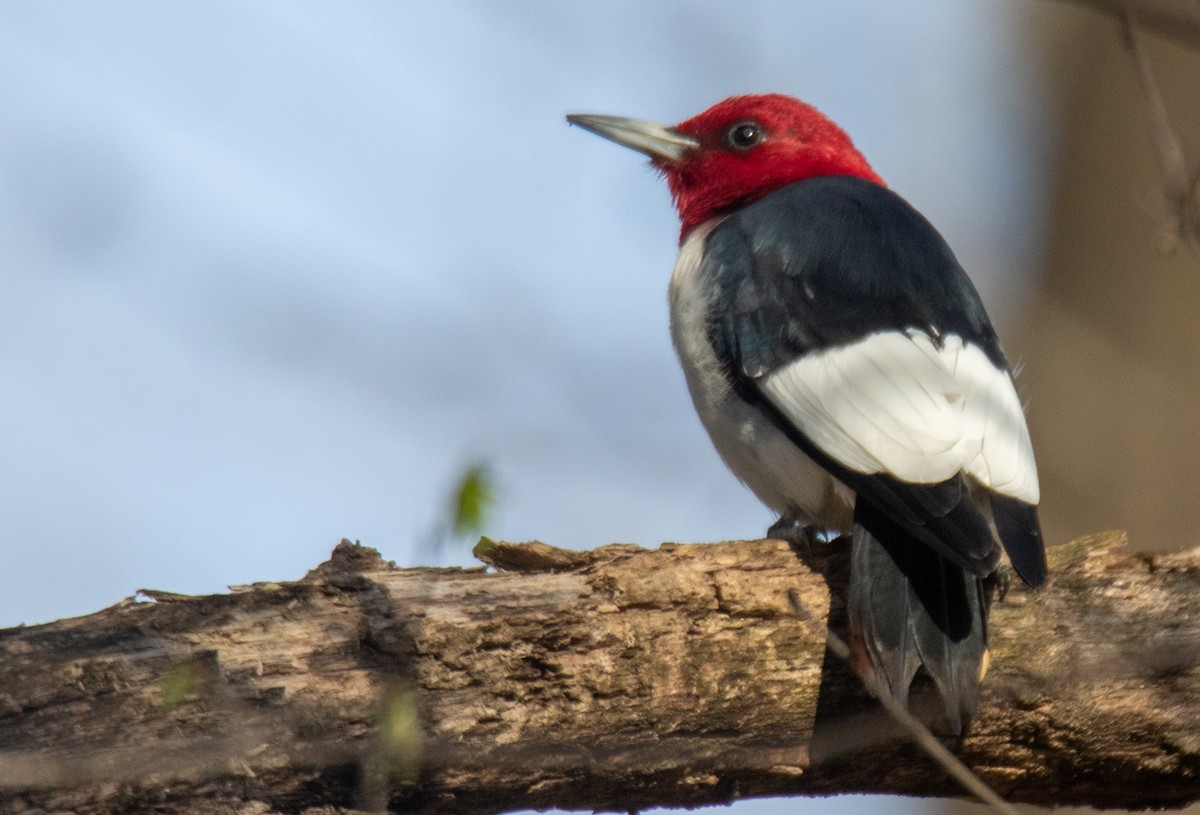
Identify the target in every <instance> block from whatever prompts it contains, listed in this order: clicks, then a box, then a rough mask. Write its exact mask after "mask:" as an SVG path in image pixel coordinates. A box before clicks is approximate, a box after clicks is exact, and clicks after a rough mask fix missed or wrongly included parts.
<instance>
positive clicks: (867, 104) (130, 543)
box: [0, 0, 1044, 625]
mask: <svg viewBox="0 0 1200 815" xmlns="http://www.w3.org/2000/svg"><path fill="white" fill-rule="evenodd" d="M1022 42H1023V31H1022V28H1021V20H1020V17H1019V5H1018V4H1014V3H1012V2H1008V1H1007V0H995V1H994V2H984V0H974V1H973V2H962V0H940V1H939V2H926V3H920V4H904V6H903V8H902V7H901V6H900V4H875V3H866V2H846V3H840V4H827V3H791V2H777V3H774V2H761V3H748V4H744V5H743V6H741V7H739V10H738V11H737V12H736V13H732V12H731V11H730V9H729V7H728V5H727V4H724V3H714V2H704V3H683V2H679V3H655V4H645V3H633V2H623V3H620V2H619V3H608V4H605V5H604V6H603V7H593V6H592V5H590V4H565V3H555V2H506V3H502V4H494V3H455V2H440V3H423V4H417V3H339V4H317V3H305V2H287V3H283V2H279V3H269V2H268V3H259V4H252V5H245V4H240V3H232V2H229V3H222V2H211V3H204V4H185V3H162V4H136V5H130V4H122V3H99V4H91V3H88V4H84V3H76V4H71V3H55V4H45V3H33V2H28V3H8V4H4V5H3V6H2V7H0V70H2V71H3V73H4V75H5V76H6V77H7V79H6V81H5V82H4V83H3V86H0V109H3V110H4V111H5V115H4V119H3V121H2V122H0V280H2V286H3V289H2V290H3V292H4V296H3V298H0V380H2V381H3V382H4V388H3V391H2V392H0V427H2V428H3V430H0V460H2V461H3V462H4V466H3V467H2V468H0V482H2V483H0V546H3V547H4V551H5V553H6V555H7V557H6V558H5V564H6V565H5V567H4V571H3V573H0V625H9V624H14V623H17V622H20V621H25V622H36V621H41V620H46V619H51V618H54V617H59V616H63V615H71V614H80V613H85V612H87V611H90V610H94V609H96V608H98V607H101V606H103V605H106V604H108V603H111V602H114V601H116V600H118V599H119V598H121V597H123V596H126V595H129V594H130V593H132V592H133V590H135V589H136V588H138V587H142V586H151V587H157V588H164V589H171V590H175V591H182V592H210V591H219V590H221V589H222V587H223V586H225V585H226V584H230V583H241V582H247V581H252V580H259V579H284V578H290V577H297V576H299V575H301V574H302V573H303V572H304V571H305V570H306V569H307V568H309V567H311V566H312V565H314V564H316V563H317V562H319V561H320V560H322V559H323V558H324V557H325V556H326V555H327V554H328V551H329V550H330V549H331V547H332V546H333V545H334V544H335V543H336V542H337V541H338V540H339V539H340V538H341V537H350V538H357V539H360V540H362V541H363V542H364V543H367V544H369V545H372V546H375V547H377V548H379V549H380V550H381V551H382V552H383V553H384V554H385V556H387V557H389V558H393V559H395V560H396V561H397V562H400V563H414V562H416V561H417V560H418V559H420V557H421V556H420V555H419V554H418V553H416V552H415V551H414V542H416V541H418V540H421V539H423V538H424V537H426V536H427V535H428V533H429V531H430V530H431V529H432V528H433V527H434V526H435V525H436V523H437V519H438V516H439V513H440V512H441V510H442V506H443V503H444V497H445V493H446V490H447V489H448V487H449V485H450V483H451V482H452V481H453V479H454V476H455V474H456V473H457V472H459V471H460V470H461V469H462V468H463V467H464V466H466V465H467V464H469V463H470V462H472V461H475V460H478V459H486V460H488V461H490V462H491V463H492V466H493V468H494V471H495V472H496V473H497V476H498V480H499V484H500V501H499V505H498V508H497V510H496V513H495V515H494V517H493V519H492V522H491V523H490V524H489V527H488V529H487V530H486V531H487V532H488V533H489V534H491V535H493V536H496V537H504V538H510V539H525V538H531V537H538V538H541V539H543V540H546V541H548V542H551V543H554V544H558V545H563V546H573V547H584V546H594V545H598V544H602V543H607V542H611V541H636V542H638V543H642V544H644V545H655V544H657V543H658V542H660V541H662V540H689V541H690V540H715V539H721V538H727V537H746V536H754V535H756V534H759V533H761V532H762V531H763V530H764V529H765V527H766V525H767V524H768V523H769V522H770V521H771V518H770V516H769V514H768V513H767V511H766V510H765V509H763V508H761V507H759V506H758V505H757V503H756V502H755V501H754V499H753V498H752V497H751V496H750V495H749V494H748V493H747V492H746V491H745V490H744V489H743V488H742V487H741V486H740V485H738V484H737V483H736V482H735V481H734V480H733V479H732V477H730V476H729V475H728V474H727V473H726V472H725V471H724V469H723V467H722V466H721V464H720V462H719V461H718V459H717V458H716V455H715V454H714V453H713V452H712V450H711V449H710V446H709V444H708V442H707V439H706V438H705V437H704V435H703V432H702V430H701V428H700V426H699V423H698V422H697V420H696V419H695V418H694V416H693V415H692V411H691V407H690V405H689V403H688V399H687V395H686V392H685V390H684V387H683V382H682V378H681V375H680V374H679V372H678V370H677V366H676V364H675V360H674V358H673V355H672V351H671V348H670V343H669V340H668V336H667V329H666V309H665V286H666V280H667V276H668V274H669V270H670V267H671V264H672V262H673V258H674V253H675V248H676V236H677V226H676V223H675V217H674V213H673V212H672V211H671V208H670V206H669V201H668V196H667V193H666V191H665V189H664V188H663V185H662V184H661V182H660V181H659V180H658V179H657V178H656V177H655V176H654V174H653V173H652V172H651V171H650V170H649V169H648V167H647V166H646V164H645V163H644V161H642V160H641V159H640V157H638V156H636V155H634V154H632V153H628V152H626V151H622V150H620V149H619V148H617V147H615V146H613V145H611V144H607V143H604V142H602V141H600V140H598V139H596V138H594V137H592V136H589V135H588V134H586V133H583V132H581V131H578V130H573V129H570V128H568V127H567V126H566V125H565V124H564V122H563V119H562V117H563V114H565V113H567V112H603V113H619V114H628V115H634V116H641V117H646V118H657V119H660V120H664V121H677V120H680V119H682V118H684V117H686V116H688V115H691V114H693V113H695V112H697V111H699V110H700V109H702V108H704V107H707V106H708V105H709V104H711V103H713V102H715V101H717V100H719V99H721V98H723V97H725V96H727V95H731V94H733V93H740V92H750V91H767V90H773V91H783V92H788V93H792V94H794V95H797V96H801V97H803V98H805V99H806V100H808V101H811V102H813V103H814V104H817V105H818V106H819V107H822V108H823V109H825V110H826V111H827V112H828V113H830V114H831V115H832V116H833V117H834V118H835V119H837V120H838V121H839V122H840V123H842V124H843V126H845V127H846V129H847V130H848V131H849V132H850V133H851V134H852V135H853V136H854V137H855V139H856V141H857V142H858V144H859V146H860V147H861V148H862V150H863V151H864V152H865V153H866V155H867V156H868V158H870V159H871V160H872V161H873V163H874V164H875V166H876V168H877V169H878V170H879V171H880V172H881V174H882V175H883V176H884V177H885V178H887V179H888V180H889V182H890V183H891V185H892V186H893V188H895V189H897V190H898V191H900V192H901V193H902V194H904V195H906V196H907V197H908V198H909V199H910V200H912V201H913V202H914V203H915V204H916V205H917V206H918V207H919V208H921V209H922V210H923V211H924V212H925V213H926V214H927V215H928V216H929V217H930V218H931V219H932V220H933V221H934V222H935V223H936V224H938V225H939V227H940V228H941V229H942V230H943V232H944V233H945V234H946V235H947V236H948V238H949V239H950V241H951V243H952V245H954V246H955V248H956V250H957V251H958V253H959V254H960V256H961V257H962V258H963V259H964V260H965V262H966V264H967V266H968V268H969V269H971V270H972V271H973V273H974V274H975V276H976V278H977V281H978V282H979V285H980V287H981V289H982V291H983V293H984V296H985V299H987V300H988V301H989V304H990V305H991V306H992V309H993V312H994V313H995V315H996V316H997V319H998V322H999V323H1000V325H1001V328H1002V329H1003V328H1004V326H1005V325H1010V324H1012V321H1013V319H1014V318H1013V316H1012V315H1013V313H1014V304H1015V303H1019V300H1018V299H1015V295H1014V292H1019V291H1020V286H1019V285H1014V281H1017V282H1019V281H1020V280H1021V278H1022V275H1023V274H1024V272H1023V271H1022V270H1023V269H1024V268H1025V266H1026V265H1027V264H1028V261H1029V259H1030V258H1031V257H1032V255H1033V253H1034V251H1035V250H1036V243H1035V242H1034V241H1033V240H1032V239H1031V238H1035V237H1036V235H1035V234H1034V232H1033V230H1032V229H1031V227H1030V226H1029V224H1030V220H1031V216H1032V215H1035V214H1036V211H1037V208H1038V207H1039V206H1040V200H1039V195H1040V193H1039V192H1038V189H1037V188H1036V186H1035V185H1033V184H1032V183H1031V181H1030V179H1031V178H1033V177H1035V176H1036V174H1037V166H1036V164H1037V161H1039V160H1040V159H1039V156H1041V155H1042V153H1043V152H1044V147H1043V146H1042V145H1043V142H1044V139H1043V135H1044V134H1042V133H1041V132H1040V131H1039V128H1040V127H1042V125H1039V123H1038V122H1039V113H1038V104H1039V102H1038V99H1037V97H1036V94H1035V93H1033V92H1032V91H1033V89H1034V88H1035V87H1036V83H1037V77H1036V75H1035V74H1033V73H1032V66H1031V65H1030V64H1029V60H1028V58H1027V56H1026V55H1024V54H1023V53H1022V45H1021V43H1022ZM1018 235H1019V236H1023V237H1022V238H1019V239H1014V236H1018ZM451 557H452V558H456V559H458V560H463V559H464V557H465V556H462V555H454V556H451ZM425 559H426V560H428V557H425Z"/></svg>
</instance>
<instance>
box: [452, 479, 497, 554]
mask: <svg viewBox="0 0 1200 815" xmlns="http://www.w3.org/2000/svg"><path fill="white" fill-rule="evenodd" d="M495 503H496V485H495V480H494V479H493V477H492V471H491V468H490V467H489V466H488V465H487V464H486V463H483V462H481V463H479V464H474V465H472V466H471V467H468V468H467V471H466V472H464V473H463V475H462V478H460V479H459V481H458V485H457V486H456V487H455V489H454V493H453V497H452V503H451V519H450V529H451V531H452V532H453V533H454V534H455V535H456V536H458V537H465V536H467V535H477V534H479V532H480V530H482V529H483V526H484V524H485V523H486V522H487V520H488V515H489V513H490V512H491V509H492V507H493V506H494V505H495Z"/></svg>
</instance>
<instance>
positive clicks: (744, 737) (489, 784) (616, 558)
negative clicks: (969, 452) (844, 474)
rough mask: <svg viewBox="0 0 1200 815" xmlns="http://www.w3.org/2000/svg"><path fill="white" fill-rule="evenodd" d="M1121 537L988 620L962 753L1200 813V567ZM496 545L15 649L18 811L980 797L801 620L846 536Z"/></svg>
mask: <svg viewBox="0 0 1200 815" xmlns="http://www.w3.org/2000/svg"><path fill="white" fill-rule="evenodd" d="M1123 540H1124V537H1123V535H1121V534H1119V533H1112V534H1109V535H1104V536H1096V537H1093V538H1090V539H1085V540H1081V541H1078V542H1076V543H1074V544H1071V545H1069V546H1066V547H1062V548H1060V549H1058V550H1056V551H1054V552H1053V554H1052V559H1051V562H1052V566H1053V568H1054V574H1053V577H1052V580H1051V582H1050V585H1049V586H1048V588H1046V589H1044V590H1043V591H1040V592H1037V593H1034V592H1031V591H1029V590H1027V589H1025V588H1023V587H1014V589H1013V591H1012V592H1011V593H1010V594H1009V595H1008V597H1007V599H1006V600H1004V601H1003V602H997V603H996V604H995V606H994V608H993V615H992V648H993V661H992V670H991V673H990V674H989V676H988V678H987V681H986V683H985V691H984V694H983V700H982V714H981V717H980V719H979V721H978V723H977V724H976V726H975V728H974V729H973V731H972V732H971V733H970V735H969V736H968V738H967V739H966V740H965V741H964V742H963V743H962V745H961V746H960V748H959V751H960V754H961V756H962V757H963V758H964V759H965V760H966V762H967V763H968V764H970V765H971V766H973V767H974V768H975V769H976V770H977V772H979V773H980V775H982V776H983V778H984V779H985V780H987V781H988V782H989V783H991V784H992V785H993V786H995V787H996V788H997V789H998V790H999V791H1000V792H1001V793H1002V794H1003V795H1005V796H1006V797H1008V798H1009V799H1011V800H1014V801H1027V802H1034V803H1038V804H1043V805H1055V804H1092V805H1096V806H1104V807H1129V808H1142V807H1149V806H1180V805H1183V804H1186V803H1188V802H1190V801H1194V800H1197V799H1200V670H1198V669H1197V664H1198V662H1200V614H1198V611H1200V550H1193V551H1191V552H1188V553H1184V554H1178V555H1154V556H1150V555H1131V554H1124V553H1121V552H1119V551H1118V547H1119V545H1120V544H1121V543H1122V542H1123ZM484 548H485V549H486V551H483V552H481V555H482V557H483V558H484V559H485V560H487V561H489V562H491V563H493V564H494V565H496V566H498V567H501V568H502V569H504V571H500V572H495V571H485V570H483V569H482V568H481V569H474V570H472V569H466V570H464V569H397V568H395V567H393V566H391V565H390V564H387V563H384V562H382V561H381V560H380V559H379V558H378V555H377V554H376V553H375V552H374V551H373V550H370V549H365V548H362V547H358V546H355V545H353V544H349V543H345V542H344V543H343V544H342V545H340V546H339V547H338V548H337V549H336V550H335V552H334V556H333V558H332V560H331V561H329V562H328V563H325V564H323V565H322V566H320V567H319V568H317V569H315V570H313V572H311V573H310V574H309V575H308V576H307V577H305V578H304V579H303V580H300V581H298V582H294V583H263V584H256V585H253V586H248V587H239V588H236V589H235V590H234V591H233V592H232V593H231V594H228V595H218V596H209V597H183V596H178V595H170V594H166V593H161V592H151V593H147V595H145V597H144V598H143V599H144V600H146V599H148V600H150V601H143V602H137V601H134V600H132V599H131V600H129V601H126V602H123V603H121V604H118V605H117V606H114V607H112V608H109V609H106V610H104V611H101V612H99V613H96V614H93V615H91V616H88V617H81V618H76V619H70V620H62V621H59V622H55V623H50V624H48V625H40V626H33V627H27V628H16V629H10V630H7V631H3V632H0V813H18V812H24V811H26V810H29V809H34V810H37V809H41V810H48V811H63V810H67V811H73V812H78V813H94V812H129V813H134V812H138V813H140V812H151V811H152V812H156V813H184V812H188V813H192V812H205V813H220V812H255V813H266V812H302V811H305V810H310V811H314V812H334V811H344V810H346V809H348V808H353V807H359V808H367V809H379V808H382V807H383V806H385V805H390V806H391V807H392V808H394V809H397V810H401V811H405V812H429V813H434V812H460V813H490V812H499V811H504V810H511V809H518V808H543V807H551V806H553V807H562V808H569V809H618V810H630V809H639V808H644V807H649V806H653V805H687V806H691V805H698V804H704V803H712V802H722V801H729V800H732V799H735V798H738V797H747V796H758V795H767V794H789V793H808V794H823V793H836V792H895V793H903V794H911V795H954V794H957V790H956V789H954V788H953V787H952V785H951V784H950V783H949V782H948V781H946V780H945V776H944V774H943V773H942V772H941V771H940V770H939V769H938V768H936V767H934V766H931V765H930V764H929V763H928V762H927V761H926V760H925V759H924V758H923V757H921V756H920V755H919V754H917V753H916V752H915V750H914V749H913V748H912V747H911V746H909V745H906V744H896V743H892V744H890V745H889V744H887V743H885V742H886V741H887V733H888V730H889V728H888V727H887V725H886V723H881V722H880V721H879V720H878V719H877V718H875V716H876V715H877V714H875V713H874V712H873V707H874V706H873V705H872V703H871V702H870V701H869V700H866V699H864V698H863V694H862V692H861V690H860V689H859V688H858V686H857V684H856V681H855V680H854V679H853V678H852V677H851V676H850V674H849V673H848V671H847V670H846V669H845V668H844V667H843V666H840V665H837V664H833V663H832V662H828V663H827V660H826V657H825V653H824V647H823V645H822V644H821V643H820V642H818V641H816V640H815V639H814V637H813V636H812V634H811V633H810V632H809V630H808V629H807V628H805V626H804V625H803V624H802V623H801V622H800V621H798V620H797V619H796V618H795V617H794V616H793V615H792V613H791V612H790V611H789V605H788V600H787V592H788V589H790V588H795V589H797V590H798V592H799V594H800V597H801V598H802V600H803V603H804V604H805V606H806V607H807V608H808V609H810V610H812V611H813V612H814V613H815V614H816V615H818V616H820V615H823V614H825V613H826V612H827V611H828V612H829V613H830V614H831V618H832V619H833V623H834V625H835V627H836V626H837V625H838V618H839V615H840V611H841V609H842V604H841V602H840V600H839V599H838V595H839V594H840V591H841V589H840V588H839V587H841V586H843V585H844V580H845V558H844V547H842V546H838V545H829V546H819V547H817V548H818V549H819V551H814V552H808V553H801V555H800V556H799V557H798V556H797V554H796V553H795V552H793V551H792V550H791V549H790V548H789V547H788V545H787V544H785V543H783V542H780V541H773V540H763V541H743V542H730V543H720V544H711V545H675V544H665V545H663V547H662V548H660V549H659V550H657V551H648V550H643V549H640V548H638V547H634V546H623V545H618V546H608V547H603V548H600V549H597V550H595V551H592V552H567V551H563V550H558V549H553V548H551V547H547V546H544V545H542V544H525V545H509V544H495V545H492V546H491V547H490V548H488V547H484ZM827 585H831V586H834V587H835V590H834V600H833V602H832V604H831V602H830V592H829V589H828V587H827Z"/></svg>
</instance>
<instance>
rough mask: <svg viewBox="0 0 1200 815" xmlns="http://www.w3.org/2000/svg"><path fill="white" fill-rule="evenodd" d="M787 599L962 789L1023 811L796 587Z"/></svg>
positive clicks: (1006, 812) (1007, 813) (1008, 811)
mask: <svg viewBox="0 0 1200 815" xmlns="http://www.w3.org/2000/svg"><path fill="white" fill-rule="evenodd" d="M788 602H789V603H791V606H792V611H793V612H795V614H796V616H797V617H799V618H800V620H801V621H802V622H803V623H804V624H805V625H806V626H808V629H809V631H810V632H812V634H813V636H814V637H817V638H818V639H823V640H824V641H825V643H826V644H827V645H828V646H829V650H831V651H833V653H834V656H836V657H838V658H839V659H841V660H844V661H845V662H846V664H848V665H849V666H850V667H851V668H853V669H854V673H855V674H857V675H858V678H859V679H860V680H861V681H862V683H863V685H865V686H866V688H867V690H868V691H870V693H871V695H872V696H874V697H875V698H876V699H878V700H879V704H880V705H882V706H883V709H884V710H885V711H886V712H887V714H888V715H889V716H891V717H892V719H893V720H895V722H896V723H897V724H899V725H900V726H901V727H902V728H904V729H905V730H906V731H907V732H908V735H909V736H910V737H911V738H912V740H913V741H914V742H915V743H916V744H917V746H918V747H920V748H921V749H922V750H924V751H925V753H926V754H927V755H928V756H929V757H930V758H932V759H933V760H934V761H935V762H937V763H938V764H939V765H941V767H942V768H943V769H944V770H945V771H946V772H947V773H949V774H950V776H951V777H952V778H953V779H954V780H955V781H957V782H958V783H959V784H961V785H962V787H963V789H965V790H966V791H967V792H969V793H970V794H971V795H974V796H975V797H976V798H978V799H979V800H980V801H982V802H983V803H984V804H986V805H987V806H988V807H990V808H991V809H992V810H993V811H995V812H998V813H1000V815H1020V812H1018V811H1017V809H1016V808H1015V807H1014V806H1013V805H1012V804H1010V803H1008V802H1007V801H1005V800H1004V799H1003V798H1001V797H1000V795H999V794H998V793H997V792H996V791H995V790H993V789H992V788H991V787H989V786H988V785H987V784H986V783H984V781H983V779H981V778H980V777H979V776H978V775H976V774H975V773H973V772H972V771H971V768H970V767H968V766H967V765H966V764H963V763H962V761H961V760H959V758H958V756H956V755H954V753H952V752H950V751H949V750H948V749H946V745H944V744H942V742H941V741H939V740H938V737H937V736H935V735H933V733H931V732H930V731H929V728H927V727H926V726H925V725H923V724H921V722H919V721H918V720H917V719H915V718H914V717H913V715H912V714H911V713H909V712H908V711H907V710H906V709H905V708H904V707H903V706H902V705H901V704H900V703H899V702H897V701H896V698H895V697H894V696H892V695H891V693H889V692H888V691H887V689H886V688H883V687H881V686H880V683H879V679H878V678H877V677H876V676H875V674H873V673H871V672H870V671H868V670H866V669H865V668H863V667H861V666H858V665H856V664H855V661H854V660H852V659H851V658H850V646H848V645H847V644H846V641H845V640H843V639H842V638H841V637H839V636H838V635H837V634H835V633H833V632H832V631H830V630H829V628H828V627H827V626H825V625H822V624H821V622H820V621H818V620H817V619H816V618H815V617H813V616H812V615H811V614H809V613H808V610H807V609H806V608H805V607H804V605H803V604H802V603H801V602H800V595H798V594H797V593H796V591H795V590H794V589H792V590H789V591H788Z"/></svg>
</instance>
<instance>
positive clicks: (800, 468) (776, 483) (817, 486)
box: [685, 365, 854, 532]
mask: <svg viewBox="0 0 1200 815" xmlns="http://www.w3.org/2000/svg"><path fill="white" fill-rule="evenodd" d="M686 367H687V366H686V365H685V369H686ZM688 387H689V389H690V390H691V393H692V401H693V402H694V403H695V405H696V412H697V413H698V414H699V415H700V421H701V422H702V423H703V424H704V427H705V429H706V430H707V431H708V435H709V437H710V438H711V439H712V441H713V446H715V447H716V448H717V452H718V453H719V454H720V456H721V459H722V460H723V461H724V462H725V464H726V466H728V467H729V469H730V470H732V471H733V474H734V475H736V476H737V477H738V478H739V479H740V480H741V481H742V483H744V484H745V485H746V486H747V487H748V488H749V489H750V491H751V492H753V493H754V494H755V495H756V496H758V499H759V500H760V501H762V502H763V503H764V504H766V505H767V506H769V507H771V509H773V510H775V511H776V512H778V513H780V514H781V515H785V514H786V515H791V516H798V517H799V519H800V520H803V521H804V522H805V523H807V524H810V525H813V526H817V527H820V528H822V529H829V530H835V531H839V532H845V531H849V529H850V526H851V523H852V521H853V510H854V495H853V492H852V491H851V490H850V489H849V488H848V487H846V486H844V485H843V484H842V483H841V482H839V481H837V480H836V479H835V478H833V476H831V475H830V474H829V473H828V472H826V471H825V470H824V469H823V468H822V467H821V466H820V465H819V464H817V463H816V462H815V461H813V460H812V459H811V458H809V457H808V456H807V455H805V454H804V452H803V451H802V450H801V449H800V448H799V447H797V446H796V445H795V444H794V443H793V442H792V440H791V439H789V438H788V437H787V436H786V435H785V434H784V433H783V432H781V431H780V430H779V429H778V428H777V427H776V426H775V425H774V423H772V422H771V420H770V419H768V418H767V417H766V416H764V415H763V414H762V412H761V411H759V410H758V408H756V407H754V406H753V405H751V404H749V403H747V402H745V401H743V400H742V399H741V398H740V397H738V396H737V395H736V394H734V393H732V392H730V393H728V394H727V395H726V396H725V397H724V398H721V397H719V396H718V397H717V398H716V399H715V400H714V399H713V398H712V397H713V396H714V394H711V393H709V392H707V390H706V388H705V387H704V385H703V383H702V382H701V381H698V380H696V379H694V378H693V377H692V376H688Z"/></svg>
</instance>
